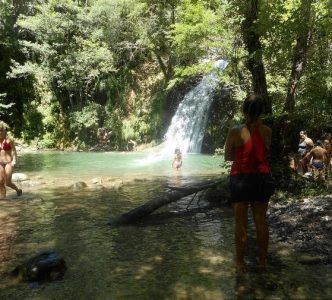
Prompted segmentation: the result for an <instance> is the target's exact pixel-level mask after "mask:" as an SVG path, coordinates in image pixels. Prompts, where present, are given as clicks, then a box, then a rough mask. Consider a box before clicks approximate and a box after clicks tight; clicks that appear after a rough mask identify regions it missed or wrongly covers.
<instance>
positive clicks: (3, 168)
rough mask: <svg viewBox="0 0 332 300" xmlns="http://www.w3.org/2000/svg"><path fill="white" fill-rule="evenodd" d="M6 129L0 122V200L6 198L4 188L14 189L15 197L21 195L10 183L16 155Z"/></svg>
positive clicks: (13, 144) (3, 123) (14, 185)
mask: <svg viewBox="0 0 332 300" xmlns="http://www.w3.org/2000/svg"><path fill="white" fill-rule="evenodd" d="M7 128H8V125H7V124H6V123H5V122H3V121H0V198H6V186H9V187H11V188H12V189H14V190H15V191H16V194H17V196H21V195H22V190H21V189H19V188H18V187H17V186H16V184H14V183H13V182H12V174H13V168H14V167H15V165H16V161H17V153H16V148H15V143H14V141H13V140H12V139H10V138H8V136H7Z"/></svg>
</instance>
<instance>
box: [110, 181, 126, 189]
mask: <svg viewBox="0 0 332 300" xmlns="http://www.w3.org/2000/svg"><path fill="white" fill-rule="evenodd" d="M109 186H110V188H112V189H115V190H118V189H120V188H121V187H122V186H123V181H122V180H121V179H116V180H114V181H112V182H110V184H109Z"/></svg>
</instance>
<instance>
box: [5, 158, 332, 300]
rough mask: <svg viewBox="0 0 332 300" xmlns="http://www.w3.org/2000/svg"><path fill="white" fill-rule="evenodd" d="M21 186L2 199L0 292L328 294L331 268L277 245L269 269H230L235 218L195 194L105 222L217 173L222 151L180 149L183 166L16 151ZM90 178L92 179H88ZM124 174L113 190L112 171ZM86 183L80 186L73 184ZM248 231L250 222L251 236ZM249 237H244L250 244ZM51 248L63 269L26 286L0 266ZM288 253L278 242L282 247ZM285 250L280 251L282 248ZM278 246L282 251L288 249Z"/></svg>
mask: <svg viewBox="0 0 332 300" xmlns="http://www.w3.org/2000/svg"><path fill="white" fill-rule="evenodd" d="M19 161H20V163H19V166H18V168H17V170H16V172H23V173H25V174H27V175H28V176H29V177H30V178H31V180H30V181H29V182H30V183H29V184H28V182H20V183H19V185H20V186H22V188H23V189H24V195H23V196H22V197H21V198H17V197H16V196H15V195H14V193H13V192H12V191H9V192H8V193H9V195H8V196H9V199H8V200H2V201H1V202H0V205H1V210H0V222H1V228H0V262H1V265H0V274H1V278H0V299H238V298H244V299H301V298H302V299H309V298H310V299H312V298H317V297H318V298H321V299H325V298H326V296H327V295H331V279H330V277H329V276H328V275H329V274H330V275H331V272H330V271H329V272H328V271H327V267H325V266H315V267H312V266H302V265H300V264H298V263H296V260H295V259H294V258H293V257H292V255H283V252H282V251H281V252H280V255H279V254H278V253H277V252H275V254H274V256H273V257H272V263H271V266H270V268H269V269H268V272H267V273H263V274H262V273H259V272H257V270H256V269H255V260H254V255H255V249H254V246H252V245H254V243H253V242H251V243H249V267H250V272H249V274H248V275H246V276H244V277H238V276H236V273H235V270H234V268H233V248H234V245H233V219H232V213H231V210H230V208H229V207H228V206H226V207H222V208H213V209H211V208H210V209H208V208H206V206H207V204H208V203H205V202H204V201H201V202H200V203H199V205H200V207H199V206H198V205H197V200H195V199H194V200H193V201H192V203H191V205H190V206H189V207H187V205H188V203H189V202H190V201H191V200H192V196H191V197H188V198H184V199H182V200H180V201H177V202H175V203H172V204H170V205H168V206H166V207H164V208H162V209H160V210H158V211H156V212H155V213H154V214H153V215H152V216H150V217H148V218H146V219H144V220H142V221H140V222H139V223H138V224H135V225H130V226H122V227H117V228H111V227H110V226H109V225H107V224H106V223H107V221H108V220H109V219H110V218H115V217H116V216H118V215H120V214H121V213H124V212H126V211H128V210H130V209H132V208H134V207H136V206H138V205H141V204H143V203H144V202H145V201H147V200H149V199H152V198H153V197H155V196H156V195H159V194H160V193H162V192H163V191H164V190H165V187H166V186H167V185H178V186H181V185H183V184H188V183H192V182H195V181H197V180H198V179H202V178H203V179H206V178H215V177H216V176H220V174H221V172H222V169H221V168H220V166H219V164H220V158H215V157H212V156H208V155H186V156H185V157H184V165H183V169H182V171H180V172H175V171H173V170H172V169H171V166H170V165H171V158H170V157H158V156H156V155H155V156H153V155H152V154H151V155H150V154H149V155H147V154H144V153H55V152H48V153H34V154H22V155H20V157H19ZM95 178H97V180H94V179H95ZM113 179H114V180H122V182H123V185H122V186H121V188H117V189H114V187H112V186H111V185H110V183H111V182H112V180H113ZM78 181H84V182H86V183H87V187H86V188H84V189H81V190H79V189H78V190H73V189H72V188H70V186H71V185H72V184H73V183H75V182H78ZM253 238H254V234H253V232H252V230H251V240H253ZM250 245H251V246H250ZM49 248H52V249H55V250H57V251H58V252H59V253H60V254H61V255H62V256H63V257H64V259H65V260H66V263H67V266H68V270H67V272H66V274H65V276H64V279H63V280H61V281H56V282H50V283H45V284H42V285H40V286H39V287H35V288H32V287H31V286H29V285H28V284H24V283H23V284H17V283H15V282H13V281H12V280H11V279H9V278H8V276H6V275H5V273H6V272H7V271H9V270H11V269H12V268H13V267H14V266H16V265H17V264H18V263H20V262H22V261H24V260H25V259H27V258H29V257H31V256H33V255H34V254H35V253H36V252H38V251H40V250H43V249H49ZM284 252H285V251H284ZM286 252H287V251H286ZM286 252H285V253H286Z"/></svg>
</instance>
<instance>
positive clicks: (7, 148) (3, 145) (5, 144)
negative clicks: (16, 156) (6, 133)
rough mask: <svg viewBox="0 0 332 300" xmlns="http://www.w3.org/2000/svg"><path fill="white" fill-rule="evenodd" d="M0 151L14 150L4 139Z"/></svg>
mask: <svg viewBox="0 0 332 300" xmlns="http://www.w3.org/2000/svg"><path fill="white" fill-rule="evenodd" d="M0 150H5V151H10V150H12V144H11V143H10V142H8V141H7V139H4V140H3V142H2V143H1V144H0Z"/></svg>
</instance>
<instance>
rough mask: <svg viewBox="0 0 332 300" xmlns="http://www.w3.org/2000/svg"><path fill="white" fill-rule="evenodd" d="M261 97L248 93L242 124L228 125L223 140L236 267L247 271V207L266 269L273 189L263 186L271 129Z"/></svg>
mask: <svg viewBox="0 0 332 300" xmlns="http://www.w3.org/2000/svg"><path fill="white" fill-rule="evenodd" d="M263 108H264V105H263V99H262V98H261V97H260V96H258V95H250V96H248V97H247V98H245V100H244V102H243V107H242V111H243V114H244V116H245V123H244V124H241V125H238V126H235V127H233V128H231V129H230V130H229V132H228V136H227V139H226V143H225V160H226V161H232V162H233V163H232V167H231V171H230V182H229V188H230V193H231V202H232V207H233V212H234V217H235V250H236V258H235V263H236V270H237V271H238V272H239V273H240V274H241V273H244V272H246V270H247V267H246V263H245V254H246V244H247V227H248V208H249V206H250V207H251V210H252V213H253V218H254V223H255V227H256V236H257V244H258V257H259V267H260V268H265V267H266V265H267V256H268V241H269V231H268V223H267V218H266V213H267V208H268V202H269V199H270V197H271V195H272V193H273V191H266V189H265V188H264V189H262V188H261V187H262V185H261V184H262V182H263V180H264V179H263V178H267V177H268V176H269V177H271V173H270V165H269V162H268V152H269V148H270V144H271V134H272V130H271V129H270V128H269V127H267V126H265V125H264V124H263V123H262V121H261V120H260V115H261V114H262V113H263Z"/></svg>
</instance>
